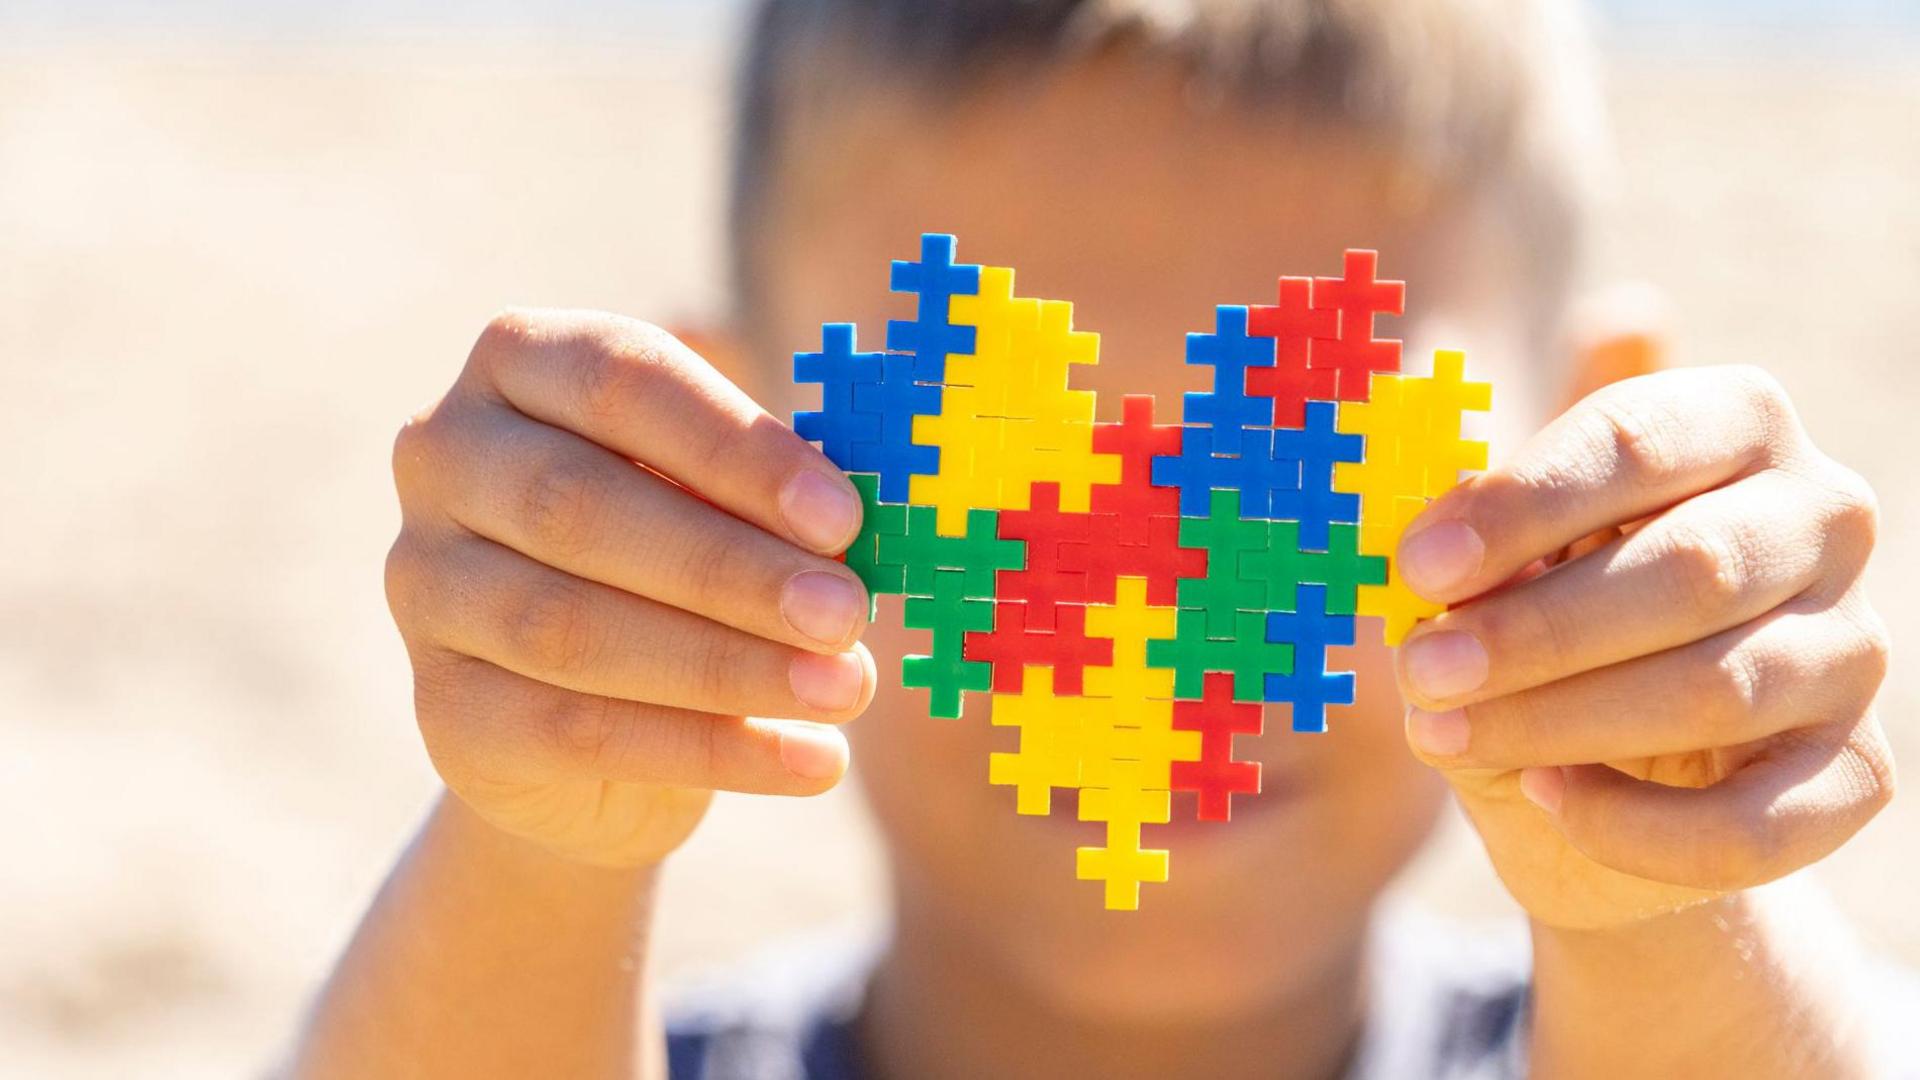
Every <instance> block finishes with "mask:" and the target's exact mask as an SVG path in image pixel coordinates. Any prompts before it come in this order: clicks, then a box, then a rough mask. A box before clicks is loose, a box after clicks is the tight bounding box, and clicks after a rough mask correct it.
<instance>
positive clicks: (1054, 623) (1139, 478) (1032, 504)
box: [794, 235, 1490, 908]
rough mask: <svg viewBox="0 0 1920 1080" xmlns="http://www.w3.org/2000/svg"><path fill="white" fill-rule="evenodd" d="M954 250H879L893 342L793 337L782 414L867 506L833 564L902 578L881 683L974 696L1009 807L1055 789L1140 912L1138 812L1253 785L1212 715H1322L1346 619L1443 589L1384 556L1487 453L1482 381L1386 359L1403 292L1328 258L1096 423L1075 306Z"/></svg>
mask: <svg viewBox="0 0 1920 1080" xmlns="http://www.w3.org/2000/svg"><path fill="white" fill-rule="evenodd" d="M954 254H955V244H954V242H953V239H952V238H951V237H944V236H935V235H929V236H926V237H923V238H922V240H921V257H920V259H919V260H918V261H916V262H908V261H902V262H896V263H894V266H893V274H892V279H891V285H892V287H893V288H894V289H896V290H897V291H902V292H909V293H913V294H915V295H916V297H917V299H918V309H917V311H916V315H915V317H914V318H913V319H911V320H894V321H892V322H890V323H889V324H888V335H887V336H888V341H887V345H888V349H889V350H890V351H889V352H887V353H862V352H859V351H858V348H857V346H856V343H855V340H854V331H853V327H852V326H851V325H849V324H828V325H827V326H825V327H823V329H822V336H821V349H820V351H819V352H817V353H799V354H796V356H795V361H794V375H795V379H796V380H797V381H802V382H816V383H819V384H820V386H821V407H820V408H819V409H818V410H815V411H810V412H802V413H797V414H796V415H795V420H794V423H795V429H796V431H798V432H799V433H800V434H802V435H803V436H804V437H807V438H809V439H813V440H815V441H818V442H820V443H821V444H822V448H823V450H824V451H825V452H826V453H827V455H828V456H829V457H830V458H832V460H834V461H835V462H836V463H838V464H840V465H841V467H842V468H844V469H847V470H848V471H849V472H850V473H853V474H854V475H853V477H852V480H853V483H854V485H855V487H856V489H857V490H858V491H859V493H860V498H861V503H862V507H863V511H864V515H865V516H864V519H863V522H862V527H861V530H860V532H859V534H858V535H857V536H856V537H855V539H854V541H853V543H852V544H851V545H850V547H849V548H848V550H847V552H846V554H845V556H844V557H845V560H846V562H847V565H848V566H849V567H850V568H851V569H852V570H853V571H854V572H855V573H856V574H857V575H858V576H859V577H860V579H861V580H862V581H863V582H865V583H866V585H867V587H868V592H869V594H870V595H873V596H877V595H879V594H880V593H883V592H905V593H906V594H907V597H908V598H907V601H906V604H905V612H906V615H905V619H904V622H905V623H906V625H908V626H909V627H914V628H918V629H924V630H930V631H931V632H932V633H931V639H932V644H931V647H930V649H929V651H928V655H925V656H911V657H908V658H907V659H906V660H905V661H904V663H903V664H902V672H901V681H902V683H903V684H905V685H907V686H915V687H924V688H926V689H927V690H928V691H929V695H928V697H929V712H930V713H931V714H933V715H936V716H949V717H952V716H959V715H960V714H961V712H962V711H963V706H964V699H965V695H966V693H967V692H968V691H974V692H991V694H992V696H993V723H994V724H995V725H997V726H1002V727H1007V726H1011V727H1015V728H1018V729H1019V733H1020V734H1019V742H1018V749H1017V750H1016V751H1014V752H1011V753H1008V752H999V753H995V754H993V755H992V757H991V759H990V763H989V766H988V772H989V778H990V780H991V781H992V782H993V783H996V784H1005V785H1008V786H1012V787H1013V788H1014V789H1015V791H1016V795H1015V801H1016V804H1017V809H1018V810H1019V811H1020V812H1021V813H1027V814H1037V813H1046V812H1048V810H1049V809H1051V806H1052V791H1053V790H1054V789H1055V788H1067V789H1077V790H1078V796H1079V797H1078V799H1077V807H1078V812H1079V816H1080V817H1081V819H1082V820H1086V821H1097V822H1102V823H1104V825H1105V826H1106V842H1105V846H1103V847H1088V848H1081V849H1079V852H1078V854H1077V856H1076V860H1075V869H1076V874H1077V875H1078V876H1079V877H1082V878H1088V879H1094V880H1099V881H1101V882H1103V884H1104V889H1103V894H1104V897H1105V902H1106V904H1107V906H1108V907H1110V908H1133V907H1137V906H1138V903H1139V893H1140V884H1141V883H1142V882H1146V881H1164V880H1166V876H1167V866H1168V861H1167V860H1168V855H1167V853H1166V852H1165V851H1161V850H1155V849H1144V848H1142V846H1141V829H1142V826H1144V825H1146V824H1153V823H1164V822H1165V821H1167V819H1168V815H1169V813H1170V805H1171V797H1172V796H1171V793H1172V791H1174V790H1179V791H1183V792H1192V793H1194V795H1195V814H1196V816H1197V817H1198V818H1200V819H1201V820H1208V821H1212V820H1222V821H1224V820H1227V819H1228V818H1229V816H1230V812H1231V807H1232V801H1233V800H1232V796H1233V795H1235V794H1243V795H1245V794H1253V793H1256V792H1257V791H1258V790H1259V786H1260V768H1259V764H1258V763H1257V762H1255V761H1243V760H1238V759H1236V758H1235V756H1234V743H1233V737H1234V736H1235V735H1239V734H1247V735H1257V734H1259V733H1261V731H1262V729H1263V726H1264V711H1263V709H1264V704H1265V703H1268V702H1285V703H1287V704H1288V706H1289V708H1290V711H1291V714H1292V727H1293V728H1294V730H1296V731H1324V730H1325V729H1326V726H1327V722H1326V712H1327V707H1328V706H1329V705H1336V704H1349V703H1351V702H1352V701H1353V698H1354V685H1353V675H1352V673H1350V672H1338V671H1329V670H1327V663H1328V650H1329V648H1330V647H1332V646H1335V645H1348V644H1351V643H1352V642H1353V641H1354V640H1355V636H1356V635H1355V624H1356V619H1357V616H1359V615H1368V616H1377V617H1380V618H1382V619H1383V620H1384V623H1385V627H1384V634H1383V636H1384V638H1385V640H1386V641H1387V642H1388V643H1389V644H1398V643H1399V642H1400V641H1401V640H1402V639H1403V638H1404V636H1405V634H1406V633H1407V631H1408V630H1409V629H1410V628H1411V627H1412V625H1413V624H1414V623H1415V622H1416V621H1417V620H1418V619H1421V618H1424V617H1426V616H1429V615H1431V614H1434V613H1435V612H1437V611H1438V610H1439V607H1438V605H1434V604H1430V603H1428V602H1426V601H1424V600H1422V599H1421V598H1420V597H1418V596H1417V595H1415V594H1414V593H1413V592H1412V591H1411V590H1410V589H1408V588H1407V586H1406V584H1405V582H1404V581H1403V580H1402V579H1401V577H1400V575H1399V572H1398V571H1399V568H1398V566H1397V564H1396V563H1395V561H1394V560H1393V559H1392V557H1391V556H1392V555H1393V553H1394V548H1395V546H1396V544H1397V543H1398V541H1399V538H1400V536H1401V535H1402V534H1403V533H1404V531H1405V529H1406V528H1407V526H1408V524H1409V522H1411V521H1412V520H1413V518H1414V517H1415V516H1417V515H1418V514H1419V513H1420V511H1421V510H1422V509H1423V508H1424V507H1425V506H1426V505H1427V502H1428V501H1429V500H1430V499H1432V498H1434V497H1436V496H1438V495H1440V494H1441V493H1443V492H1445V491H1446V490H1448V489H1449V488H1451V487H1452V486H1453V485H1454V484H1456V483H1457V482H1458V480H1459V476H1460V474H1461V472H1462V471H1464V470H1470V469H1479V468H1484V467H1485V466H1486V453H1487V451H1486V446H1485V444H1484V443H1480V442H1475V441H1472V440H1468V439H1465V438H1463V437H1462V431H1461V428H1462V422H1463V417H1464V414H1465V413H1467V412H1471V411H1480V410H1485V409H1486V408H1487V407H1488V405H1489V403H1490V396H1489V393H1488V389H1487V387H1486V385H1485V384H1483V383H1472V382H1468V381H1466V378H1465V366H1464V358H1463V357H1461V355H1460V354H1458V353H1452V352H1439V353H1436V354H1435V355H1434V364H1433V373H1432V374H1431V375H1425V376H1418V375H1410V374H1401V373H1400V372H1399V370H1398V369H1399V365H1400V343H1399V342H1398V341H1394V340H1390V339H1382V338H1379V337H1378V336H1377V334H1376V327H1375V322H1376V319H1377V317H1378V316H1380V315H1383V314H1400V313H1401V311H1402V309H1403V308H1404V291H1403V288H1402V286H1401V285H1400V283H1398V282H1391V281H1381V280H1379V279H1378V277H1377V269H1378V266H1377V259H1376V256H1375V255H1374V253H1373V252H1370V251H1349V252H1348V253H1347V254H1346V257H1345V260H1344V265H1343V274H1342V276H1341V277H1338V278H1325V277H1322V278H1303V277H1284V278H1281V279H1279V282H1278V286H1277V296H1276V302H1275V303H1274V304H1272V305H1259V306H1255V307H1252V308H1243V307H1238V306H1234V305H1224V306H1221V307H1219V308H1217V309H1216V310H1215V313H1214V317H1215V328H1214V330H1213V331H1212V332H1211V333H1196V334H1190V335H1188V339H1187V354H1186V359H1187V362H1188V363H1189V364H1195V365H1203V366H1210V367H1212V368H1213V369H1214V370H1213V381H1212V389H1211V390H1209V391H1207V392H1205V393H1196V394H1190V395H1188V396H1187V398H1186V403H1187V409H1186V416H1185V423H1183V424H1181V425H1179V426H1174V425H1167V424H1155V423H1154V422H1153V416H1154V404H1153V399H1152V398H1150V397H1143V396H1133V397H1128V398H1126V399H1125V400H1124V401H1123V402H1122V419H1121V421H1120V422H1119V423H1105V424H1095V423H1094V416H1095V402H1094V396H1093V394H1092V393H1090V392H1087V391H1081V390H1075V389H1073V388H1072V387H1071V385H1070V372H1071V371H1072V369H1073V368H1074V366H1075V365H1088V364H1093V363H1096V362H1097V360H1098V338H1097V337H1096V336H1095V335H1093V334H1091V333H1087V332H1084V331H1077V330H1075V329H1073V322H1072V307H1071V305H1069V304H1067V303H1064V302H1060V301H1051V300H1039V299H1029V298H1024V297H1019V296H1016V295H1014V291H1013V271H1012V270H1009V269H1006V268H1001V267H979V266H969V265H962V264H957V263H955V262H954ZM902 502H906V503H908V504H910V505H906V506H903V505H900V504H901V503H902Z"/></svg>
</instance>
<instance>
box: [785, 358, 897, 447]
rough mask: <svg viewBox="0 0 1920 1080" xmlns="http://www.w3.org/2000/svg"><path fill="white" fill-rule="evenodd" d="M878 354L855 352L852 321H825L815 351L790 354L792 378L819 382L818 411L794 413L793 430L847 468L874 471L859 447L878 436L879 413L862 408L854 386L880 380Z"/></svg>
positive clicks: (800, 380)
mask: <svg viewBox="0 0 1920 1080" xmlns="http://www.w3.org/2000/svg"><path fill="white" fill-rule="evenodd" d="M882 355H883V354H881V353H863V352H859V351H857V349H856V348H855V345H854V328H853V324H852V323H827V324H826V325H824V326H822V327H821V328H820V351H819V352H817V353H805V352H803V353H794V354H793V381H794V382H797V383H819V384H820V408H819V410H818V411H817V412H796V413H794V414H793V430H794V432H795V433H796V434H798V435H799V436H800V437H801V438H803V439H807V440H810V441H812V442H817V443H819V444H820V450H821V452H822V453H824V454H826V455H827V460H829V461H831V462H833V463H834V464H835V465H838V466H840V467H841V468H842V469H846V470H848V471H849V472H872V471H874V466H873V465H872V464H871V463H867V462H865V461H864V457H865V454H864V452H863V451H861V450H860V449H859V447H860V446H861V445H863V444H873V443H878V442H879V441H880V437H881V430H880V428H881V425H880V417H879V415H878V414H876V413H869V412H863V411H861V409H860V407H859V402H858V400H857V399H858V398H859V397H860V396H861V395H860V394H858V393H857V392H856V391H857V389H858V388H859V387H860V386H863V385H868V384H872V383H877V382H878V381H879V380H880V374H881V367H880V357H881V356H882Z"/></svg>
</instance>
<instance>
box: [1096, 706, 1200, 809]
mask: <svg viewBox="0 0 1920 1080" xmlns="http://www.w3.org/2000/svg"><path fill="white" fill-rule="evenodd" d="M1156 704H1157V705H1158V706H1159V707H1158V708H1156V709H1154V710H1151V712H1152V717H1151V719H1150V721H1149V722H1147V723H1142V724H1121V723H1118V722H1117V721H1118V719H1119V717H1118V716H1116V717H1115V720H1116V722H1115V723H1112V724H1108V725H1105V726H1103V727H1100V728H1097V729H1095V728H1091V727H1090V728H1088V729H1087V731H1086V743H1085V746H1086V750H1085V754H1086V757H1085V760H1084V762H1083V763H1082V765H1081V775H1080V784H1081V787H1082V789H1083V791H1090V790H1095V789H1102V788H1105V789H1114V788H1116V787H1118V788H1127V787H1129V785H1131V786H1137V787H1138V788H1139V789H1140V790H1141V791H1142V792H1153V791H1159V792H1164V791H1167V790H1168V789H1169V788H1170V787H1171V786H1172V768H1173V766H1174V765H1175V764H1176V763H1179V762H1183V761H1195V760H1198V759H1199V757H1200V736H1199V734H1198V733H1196V732H1192V731H1181V730H1178V729H1176V728H1175V727H1174V724H1173V710H1172V709H1171V708H1170V707H1169V706H1171V705H1173V704H1174V703H1173V702H1165V701H1163V702H1157V703H1156ZM1122 766H1126V768H1125V769H1124V770H1122V769H1121V767H1122ZM1116 770H1120V771H1116ZM1085 797H1086V796H1085V795H1084V794H1083V795H1082V798H1083V799H1084V798H1085ZM1097 798H1099V797H1096V801H1097ZM1101 820H1105V819H1104V818H1102V819H1101Z"/></svg>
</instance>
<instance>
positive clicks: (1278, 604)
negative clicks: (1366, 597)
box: [1238, 521, 1387, 615]
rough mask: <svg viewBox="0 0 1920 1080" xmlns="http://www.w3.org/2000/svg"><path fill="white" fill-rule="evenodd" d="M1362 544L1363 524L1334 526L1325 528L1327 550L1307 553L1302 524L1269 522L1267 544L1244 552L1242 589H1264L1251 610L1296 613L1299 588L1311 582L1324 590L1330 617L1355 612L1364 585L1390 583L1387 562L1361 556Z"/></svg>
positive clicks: (1240, 573)
mask: <svg viewBox="0 0 1920 1080" xmlns="http://www.w3.org/2000/svg"><path fill="white" fill-rule="evenodd" d="M1359 543H1360V528H1359V526H1357V525H1332V526H1329V527H1328V530H1327V550H1325V551H1309V550H1306V549H1305V548H1304V546H1303V545H1302V544H1301V543H1300V523H1299V522H1297V521H1272V522H1268V523H1267V543H1266V546H1265V547H1264V548H1262V549H1259V550H1243V551H1241V552H1240V569H1239V573H1238V578H1239V581H1240V583H1241V585H1242V587H1244V588H1249V589H1251V588H1252V587H1254V586H1256V585H1258V586H1260V587H1262V589H1263V595H1261V596H1260V597H1259V599H1258V601H1257V602H1254V601H1249V602H1248V606H1257V607H1260V608H1262V609H1264V610H1267V611H1292V610H1293V602H1294V597H1295V595H1296V590H1297V589H1298V587H1299V586H1301V585H1307V584H1313V585H1323V586H1325V587H1326V590H1327V613H1328V614H1329V615H1352V614H1354V612H1355V611H1356V610H1358V609H1357V607H1356V604H1357V602H1358V590H1359V587H1360V586H1362V585H1385V584H1386V583H1387V560H1386V558H1385V557H1384V556H1380V555H1362V554H1360V549H1359Z"/></svg>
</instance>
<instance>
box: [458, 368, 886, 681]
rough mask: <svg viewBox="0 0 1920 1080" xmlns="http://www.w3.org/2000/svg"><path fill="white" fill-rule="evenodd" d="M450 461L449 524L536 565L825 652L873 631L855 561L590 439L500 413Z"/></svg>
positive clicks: (493, 410) (475, 425) (463, 437)
mask: <svg viewBox="0 0 1920 1080" xmlns="http://www.w3.org/2000/svg"><path fill="white" fill-rule="evenodd" d="M438 454H439V456H440V457H441V458H442V459H443V462H444V463H443V465H442V466H441V467H440V468H439V469H438V470H437V471H438V472H439V473H440V474H441V475H442V476H443V478H444V480H443V483H442V484H441V487H442V489H443V493H442V494H441V495H440V496H439V498H440V500H441V502H442V504H443V506H444V508H445V510H446V512H447V513H448V514H449V516H450V517H451V518H452V519H453V520H454V521H456V522H458V523H459V524H460V525H463V526H465V527H466V528H467V529H469V530H471V531H473V532H475V533H478V534H480V535H481V536H484V537H486V538H488V539H490V540H493V541H496V542H498V543H501V544H504V545H506V546H507V547H510V548H513V549H514V550H516V551H518V552H520V553H521V554H524V555H527V556H529V557H530V558H532V559H534V560H535V561H538V562H542V563H546V564H547V565H549V566H552V567H555V568H556V569H560V570H564V571H566V572H567V573H569V574H572V575H574V576H576V577H581V578H586V579H587V580H589V581H597V582H601V583H603V584H606V585H611V586H613V587H614V588H616V589H621V590H623V591H626V592H630V593H634V594H636V595H640V596H646V597H649V598H651V599H654V600H658V601H660V602H661V603H663V604H667V605H670V606H672V607H677V608H681V609H684V610H687V611H692V612H695V613H697V614H700V615H704V616H706V617H707V618H709V619H713V620H715V621H716V622H721V623H725V624H726V625H728V626H731V627H734V628H736V629H739V630H744V631H746V632H747V633H749V634H754V635H756V636H759V637H764V638H770V639H772V640H775V641H783V642H786V643H787V644H790V645H797V646H799V647H801V648H804V649H811V650H813V651H815V652H829V653H836V652H840V651H841V650H843V649H845V648H847V647H848V646H849V645H851V644H852V643H853V641H854V639H855V638H857V637H858V636H859V635H860V632H861V631H862V630H864V629H865V627H866V618H867V594H866V588H865V587H864V586H863V585H862V584H861V583H860V579H859V578H858V577H856V576H854V574H853V572H852V571H850V570H848V569H847V568H846V567H845V566H844V565H842V564H840V563H837V562H834V561H833V560H831V559H826V558H822V557H821V556H819V555H815V554H812V553H811V552H808V551H804V550H802V549H800V548H797V547H795V546H793V545H792V544H790V543H788V542H787V541H785V540H783V539H781V538H780V537H777V536H775V535H773V534H772V533H769V532H766V531H765V530H762V529H758V528H755V527H754V526H752V525H749V524H747V523H746V522H744V521H742V520H740V519H739V518H736V517H734V516H732V515H731V514H728V513H726V512H725V511H722V510H719V509H717V508H715V507H713V506H711V505H709V504H707V503H705V502H702V501H701V500H699V499H697V498H695V497H693V496H692V495H690V494H688V493H687V492H686V491H685V490H683V489H681V488H679V487H676V486H675V485H673V484H671V483H668V482H667V481H665V480H662V479H660V478H659V477H657V476H655V475H653V474H652V473H649V472H648V471H647V470H645V469H642V468H640V467H639V466H637V465H634V464H633V463H632V462H630V461H627V460H626V459H624V458H622V457H621V456H620V455H618V454H615V453H613V452H611V451H609V450H607V449H605V448H604V447H601V446H598V445H596V444H594V443H591V442H588V441H586V440H585V439H582V438H580V437H578V436H576V435H572V434H569V433H567V432H564V431H561V430H560V429H558V428H555V427H550V426H548V425H546V424H542V423H540V422H538V421H534V420H529V419H527V418H526V417H524V416H522V415H520V414H519V413H516V412H514V411H513V410H511V409H507V408H504V407H498V406H494V407H487V408H484V409H480V410H475V411H471V412H470V413H469V415H468V416H467V417H466V418H465V419H463V420H462V421H460V422H459V423H457V424H455V425H453V426H452V427H451V429H450V430H449V432H448V433H447V434H446V436H445V437H444V438H443V439H442V440H441V441H440V447H439V450H438Z"/></svg>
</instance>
